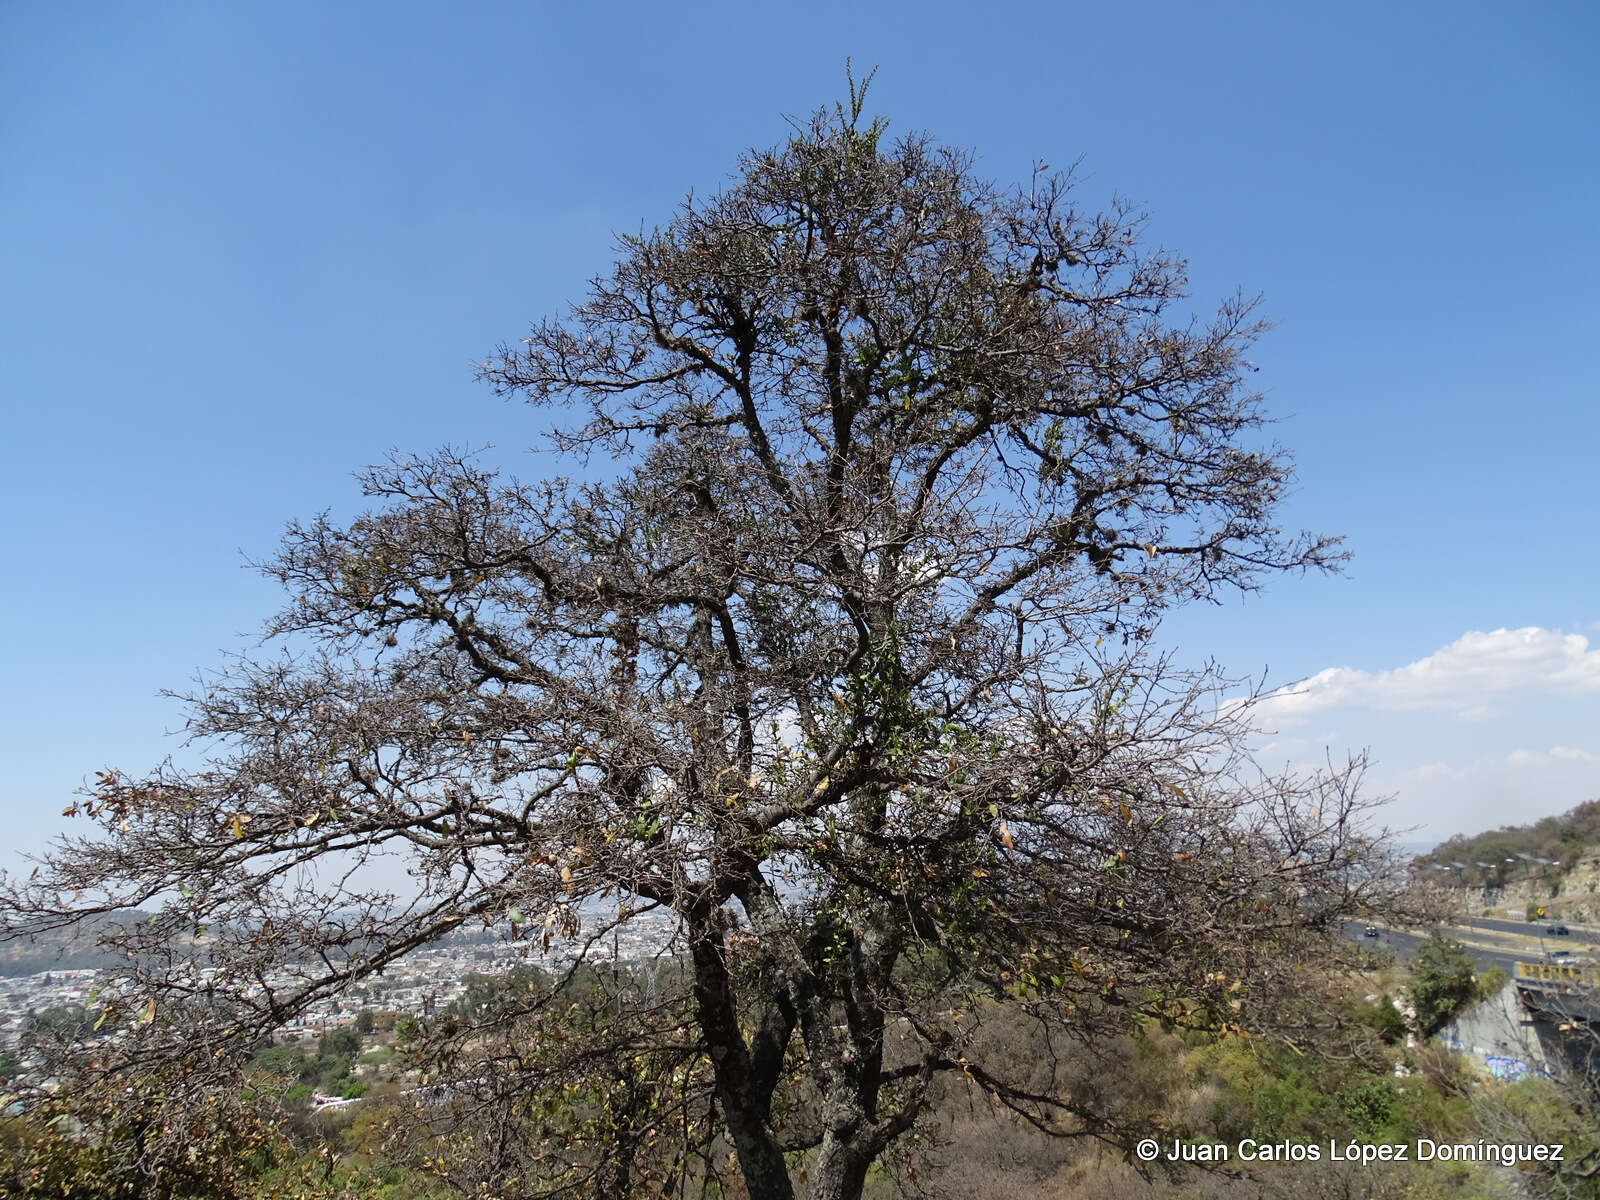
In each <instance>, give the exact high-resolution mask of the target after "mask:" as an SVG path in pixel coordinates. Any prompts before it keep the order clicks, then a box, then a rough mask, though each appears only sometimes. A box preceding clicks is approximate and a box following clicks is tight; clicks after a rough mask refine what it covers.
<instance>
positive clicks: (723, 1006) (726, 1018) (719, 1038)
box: [690, 915, 794, 1200]
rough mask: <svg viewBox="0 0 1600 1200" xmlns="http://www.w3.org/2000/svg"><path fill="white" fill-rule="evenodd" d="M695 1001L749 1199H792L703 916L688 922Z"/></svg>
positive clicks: (711, 926) (719, 947) (712, 932)
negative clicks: (759, 1100)
mask: <svg viewBox="0 0 1600 1200" xmlns="http://www.w3.org/2000/svg"><path fill="white" fill-rule="evenodd" d="M690 929H691V933H690V953H691V955H692V956H693V960H694V998H695V1007H696V1011H697V1015H698V1017H699V1021H700V1029H701V1032H703V1033H704V1034H705V1038H706V1045H707V1046H708V1047H709V1049H710V1053H711V1062H712V1069H713V1071H714V1073H715V1076H716V1091H717V1103H718V1105H719V1106H720V1107H721V1109H722V1116H723V1120H724V1121H725V1122H726V1123H727V1128H728V1137H729V1139H730V1140H731V1141H732V1142H733V1149H734V1153H735V1154H737V1155H738V1158H739V1170H740V1172H741V1173H742V1174H743V1176H744V1183H745V1188H746V1190H747V1191H749V1193H750V1200H794V1186H793V1184H791V1183H790V1181H789V1169H788V1166H787V1165H786V1164H785V1163H784V1161H783V1151H782V1150H781V1149H780V1148H779V1146H778V1139H777V1137H776V1136H775V1135H774V1134H773V1131H772V1127H771V1126H770V1125H769V1124H768V1122H767V1121H766V1120H765V1119H764V1117H763V1115H762V1112H763V1109H764V1107H765V1106H764V1105H762V1104H760V1103H758V1096H757V1090H756V1087H755V1076H754V1072H753V1071H752V1069H751V1063H750V1052H749V1049H748V1048H747V1047H746V1045H745V1041H744V1035H743V1034H742V1033H741V1032H740V1030H739V1018H738V1011H737V1009H736V1008H735V1005H734V997H733V984H732V981H731V980H730V979H729V978H728V972H727V967H726V965H725V964H724V962H723V958H722V952H723V942H722V933H721V931H720V930H719V929H717V928H716V925H715V922H714V920H713V919H712V918H711V917H710V916H709V915H706V916H703V917H702V918H701V919H699V920H694V919H691V922H690Z"/></svg>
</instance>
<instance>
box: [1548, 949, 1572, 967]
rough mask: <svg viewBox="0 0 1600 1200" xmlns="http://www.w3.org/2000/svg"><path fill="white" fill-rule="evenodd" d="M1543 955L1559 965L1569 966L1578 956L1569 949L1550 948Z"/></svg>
mask: <svg viewBox="0 0 1600 1200" xmlns="http://www.w3.org/2000/svg"><path fill="white" fill-rule="evenodd" d="M1545 957H1546V958H1548V959H1549V960H1550V961H1551V962H1553V963H1555V964H1556V965H1557V966H1560V967H1570V966H1572V965H1573V964H1574V963H1576V962H1577V961H1578V956H1577V955H1575V954H1574V953H1573V952H1572V951H1571V950H1552V951H1551V952H1550V953H1549V954H1547V955H1545Z"/></svg>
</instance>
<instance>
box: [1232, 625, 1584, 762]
mask: <svg viewBox="0 0 1600 1200" xmlns="http://www.w3.org/2000/svg"><path fill="white" fill-rule="evenodd" d="M1519 692H1542V693H1548V694H1562V695H1573V694H1590V693H1593V694H1600V649H1595V650H1591V649H1590V648H1589V639H1588V638H1586V637H1584V636H1583V635H1582V634H1577V633H1561V632H1558V631H1556V630H1553V629H1541V628H1539V627H1538V626H1528V627H1527V628H1524V629H1496V630H1494V631H1492V632H1490V633H1480V632H1477V631H1473V632H1471V633H1466V634H1463V635H1462V636H1461V637H1460V638H1458V639H1456V640H1455V641H1454V642H1451V643H1450V644H1449V645H1448V646H1445V647H1443V648H1442V649H1440V650H1437V651H1435V652H1434V653H1432V654H1430V655H1428V656H1427V657H1426V658H1420V659H1418V660H1417V661H1416V662H1413V663H1408V664H1407V665H1405V666H1403V667H1396V668H1394V669H1393V670H1389V671H1378V672H1371V671H1362V670H1357V669H1355V668H1353V667H1329V668H1328V669H1327V670H1325V671H1319V672H1318V673H1317V674H1315V675H1313V676H1311V677H1310V678H1309V679H1303V680H1301V681H1300V682H1299V683H1292V684H1289V685H1287V686H1286V687H1282V688H1279V689H1278V690H1277V691H1275V692H1272V693H1270V694H1269V695H1267V696H1265V697H1263V698H1262V699H1261V700H1260V701H1259V702H1258V703H1257V704H1256V705H1255V708H1256V720H1257V721H1258V722H1261V723H1264V724H1266V725H1272V724H1285V723H1287V724H1293V723H1296V722H1298V721H1301V720H1304V719H1305V718H1306V717H1308V716H1310V715H1311V714H1312V713H1317V712H1323V711H1325V710H1328V709H1333V708H1371V709H1385V710H1396V709H1437V710H1444V711H1448V712H1452V713H1454V714H1455V715H1457V716H1459V717H1464V718H1469V719H1475V718H1481V717H1483V716H1486V715H1487V714H1488V706H1487V705H1488V701H1489V700H1490V699H1492V698H1495V697H1500V696H1507V695H1511V694H1513V693H1519ZM1556 749H1564V748H1562V747H1557V748H1556ZM1566 749H1570V748H1566ZM1551 753H1552V754H1554V753H1555V751H1552V752H1551ZM1576 753H1577V754H1580V755H1581V754H1587V753H1588V752H1587V751H1577V752H1576ZM1557 757H1559V755H1558V756H1557Z"/></svg>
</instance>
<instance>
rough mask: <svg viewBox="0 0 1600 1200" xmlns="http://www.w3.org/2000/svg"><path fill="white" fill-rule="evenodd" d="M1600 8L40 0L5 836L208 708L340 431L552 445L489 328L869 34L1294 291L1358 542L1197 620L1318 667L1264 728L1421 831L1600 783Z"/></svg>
mask: <svg viewBox="0 0 1600 1200" xmlns="http://www.w3.org/2000/svg"><path fill="white" fill-rule="evenodd" d="M1597 49H1600V9H1596V8H1594V7H1593V6H1592V5H1589V4H1587V3H1578V2H1573V3H1527V4H1520V5H1490V4H1483V3H1471V2H1464V0H1457V2H1454V3H1419V4H1410V5H1394V4H1383V5H1377V4H1346V5H1338V6H1331V5H1329V6H1317V7H1313V6H1309V5H1291V4H1281V3H1261V4H1193V3H1176V2H1174V3H1140V4H1124V5H1103V4H1101V5H1085V4H1078V5H1074V4H1042V3H1041V4H1013V5H999V6H991V7H987V8H984V9H982V10H980V9H979V8H978V7H977V6H972V5H948V4H939V3H918V4H915V5H910V4H903V5H873V6H867V7H866V8H859V7H857V6H855V5H829V4H819V5H811V6H807V7H806V8H805V9H804V10H797V9H793V8H790V7H787V6H784V7H778V6H771V7H768V8H765V9H756V8H755V7H753V6H749V5H742V4H741V5H735V4H697V5H692V6H661V5H626V4H614V5H609V6H588V5H564V6H560V7H556V6H542V5H531V4H530V5H512V4H472V5H466V4H463V5H449V6H445V5H420V4H405V3H387V4H383V5H377V4H347V5H322V4H296V3H281V4H275V5H266V6H263V5H250V6H246V5H224V4H179V3H162V4H149V5H127V4H93V3H77V4H70V3H68V4H35V5H31V6H24V5H8V6H6V11H5V13H4V14H3V15H0V181H3V182H0V228H4V229H5V231H6V236H5V237H4V238H3V239H0V279H3V280H4V281H5V286H4V287H0V387H3V389H4V397H5V399H4V417H3V421H4V424H3V426H0V488H3V489H4V493H5V495H4V501H5V504H6V511H7V512H9V513H10V514H11V517H10V519H9V520H7V521H5V522H4V523H3V524H0V561H3V562H4V563H5V565H6V576H7V579H8V586H6V587H5V588H3V589H0V605H3V606H4V612H3V614H0V629H3V630H4V631H5V632H4V635H3V636H0V680H3V689H0V755H3V761H4V762H5V764H6V768H5V773H4V776H3V777H0V815H3V816H4V818H5V819H6V822H7V825H8V827H9V828H10V829H11V830H12V831H13V832H12V834H11V837H12V843H13V845H15V846H19V847H23V848H27V847H34V846H37V845H39V844H40V843H41V842H42V840H43V839H44V838H45V837H47V836H48V835H49V834H51V833H52V832H54V831H56V830H58V829H59V828H61V827H62V825H63V822H62V821H61V819H60V818H59V817H58V816H57V814H58V812H59V810H60V809H61V807H62V806H63V805H65V804H66V803H67V802H68V800H69V794H70V792H71V791H72V789H73V788H74V787H76V786H78V785H79V783H81V781H82V780H83V779H84V778H85V777H86V776H87V775H88V774H89V773H90V772H92V771H94V770H96V769H99V768H102V767H105V766H111V765H114V766H118V767H121V768H123V769H124V770H131V771H138V770H141V769H143V768H145V767H148V766H149V765H151V764H153V763H154V762H155V761H157V760H158V759H159V758H160V757H162V756H163V755H165V754H168V753H176V752H177V751H178V744H177V741H176V739H174V738H170V737H166V736H164V734H165V732H166V731H167V730H170V729H174V728H177V727H180V726H181V724H182V720H183V718H182V714H181V711H180V710H179V708H178V707H177V706H176V705H175V704H173V703H172V702H170V701H166V700H162V699H160V698H159V697H158V696H157V694H156V693H157V692H158V691H159V689H161V688H163V687H182V686H184V684H185V683H186V681H187V680H188V679H189V678H190V677H191V676H192V674H193V673H194V672H195V671H196V670H198V669H200V668H208V667H210V666H213V665H215V664H216V663H218V661H219V659H220V656H221V654H222V653H223V652H224V651H230V650H236V649H241V648H245V645H246V644H242V643H241V642H240V635H241V634H249V633H250V632H251V631H253V630H254V629H255V628H257V627H258V625H259V623H260V621H261V620H262V619H263V618H264V617H265V616H266V615H268V613H269V612H270V611H271V610H272V609H273V608H274V607H275V606H276V604H277V602H278V597H277V595H276V594H275V592H274V591H273V589H272V588H271V586H270V585H268V584H267V583H266V582H265V581H263V580H261V579H259V578H258V577H257V576H255V575H253V574H252V573H250V572H249V571H247V570H245V569H243V568H242V565H241V564H242V561H243V558H244V557H246V556H257V557H260V556H265V555H267V554H269V553H270V552H271V550H272V548H273V546H274V545H275V543H276V540H277V537H278V534H279V532H280V530H281V528H282V525H283V523H284V522H285V521H286V520H287V519H288V518H290V517H293V516H306V515H309V514H312V513H314V512H316V511H318V510H320V509H323V508H332V509H334V510H335V511H336V512H343V513H348V512H350V511H352V510H353V507H354V505H355V503H356V492H355V488H354V485H353V483H352V482H351V479H350V472H351V471H352V469H354V468H355V467H357V466H359V465H361V464H364V463H368V462H372V461H375V460H377V459H378V458H380V457H381V456H382V455H383V454H384V453H385V452H386V451H387V450H388V449H390V448H391V447H401V448H405V449H415V450H424V449H428V448H431V447H434V446H437V445H440V444H443V443H447V442H448V443H451V444H455V445H466V446H482V445H488V444H493V445H494V446H495V447H496V449H495V450H494V451H493V456H494V457H495V458H497V459H499V460H501V461H506V462H517V466H518V470H519V471H520V472H521V473H523V474H525V475H533V474H537V473H540V472H541V471H553V470H555V469H556V466H555V464H554V463H552V462H551V461H550V460H549V459H548V458H547V457H546V458H540V459H534V460H532V461H529V460H527V459H526V458H525V457H521V455H522V451H523V450H524V449H525V448H527V447H530V446H532V445H534V444H535V443H536V441H537V438H538V420H537V418H536V416H535V414H534V413H532V412H530V411H529V410H526V409H524V408H521V407H519V406H517V405H515V404H511V403H506V402H502V401H497V400H495V399H494V398H493V397H491V396H490V395H489V394H488V393H487V392H486V390H484V389H483V388H482V387H480V386H479V385H477V384H475V383H474V382H473V381H472V377H471V376H472V369H471V365H472V363H474V362H475V361H477V360H479V359H480V358H481V357H483V356H484V355H485V354H486V353H487V352H488V351H489V350H490V349H491V348H492V346H493V345H494V344H495V343H496V342H498V341H500V340H502V339H510V338H515V337H517V336H519V335H520V334H521V332H522V330H523V328H524V327H525V326H526V324H527V323H529V322H530V321H532V320H533V319H535V318H537V317H539V316H540V315H542V314H544V313H546V312H550V311H552V310H554V309H556V308H558V307H559V306H560V305H561V304H562V303H563V302H564V301H566V300H568V299H571V298H573V297H575V296H576V295H577V294H578V292H579V290H580V288H581V286H582V284H583V281H584V280H585V279H586V278H587V277H588V276H589V275H590V274H592V273H594V272H595V271H597V270H598V269H600V268H601V267H602V266H603V265H604V264H605V263H606V262H608V261H609V257H608V256H609V251H610V243H611V237H612V234H613V232H615V231H631V230H635V229H637V228H638V227H639V226H640V224H641V223H646V224H653V223H655V222H656V221H658V220H661V219H662V218H664V217H665V216H666V215H667V214H668V213H669V211H670V209H671V207H672V205H673V204H674V203H675V202H676V201H677V200H678V199H680V198H681V196H682V195H683V193H685V192H686V191H687V190H689V189H690V188H694V189H696V190H698V191H701V192H706V191H709V190H712V189H714V188H715V187H716V186H717V185H718V184H719V183H720V182H721V181H722V180H723V179H724V178H725V177H726V175H727V173H728V171H729V170H730V169H731V167H732V165H733V162H734V159H735V156H736V154H737V153H738V151H740V150H741V149H743V148H744V147H746V146H750V145H767V144H770V143H772V142H774V141H777V140H780V139H781V138H782V137H783V135H784V133H785V129H786V127H785V125H784V123H783V116H784V115H785V114H804V113H806V112H808V111H810V110H811V109H812V108H814V107H817V106H819V105H821V104H824V103H828V102H830V101H832V100H833V99H836V98H837V97H838V96H839V95H840V93H841V91H842V85H843V61H844V58H845V56H846V55H850V56H853V58H854V60H855V61H856V63H857V64H873V63H876V64H878V66H879V68H880V69H879V74H878V77H877V80H876V82H875V84H874V86H873V90H872V95H871V107H872V108H873V109H875V110H876V111H878V112H881V113H884V114H885V115H887V116H888V117H889V118H890V119H891V121H892V123H893V125H894V127H897V128H899V129H903V130H904V129H926V130H929V131H931V132H933V133H935V134H936V135H938V136H939V137H941V138H942V139H944V140H946V141H949V142H952V143H956V144H960V145H966V146H970V147H973V148H975V149H976V150H977V151H978V153H979V155H980V159H979V162H980V169H981V170H983V171H984V172H985V173H987V174H989V175H990V176H992V177H994V178H996V179H998V180H1001V181H1005V182H1013V181H1018V180H1023V179H1025V178H1026V176H1027V173H1028V171H1029V168H1030V165H1031V164H1032V163H1033V162H1034V161H1036V160H1037V159H1038V158H1044V159H1045V160H1047V161H1049V162H1051V163H1052V164H1055V165H1057V166H1061V165H1065V164H1067V163H1070V162H1071V161H1073V160H1074V159H1080V158H1081V160H1082V166H1081V169H1080V177H1081V179H1082V184H1081V188H1080V196H1081V197H1082V199H1083V201H1084V202H1085V203H1086V204H1093V203H1098V202H1101V201H1103V200H1105V199H1108V198H1110V197H1111V196H1112V195H1113V194H1120V195H1125V196H1128V197H1130V198H1132V199H1134V200H1136V201H1138V202H1140V203H1141V204H1143V205H1144V206H1146V207H1148V209H1149V210H1150V212H1151V214H1152V221H1151V224H1150V227H1149V228H1150V232H1151V235H1152V238H1153V239H1154V240H1156V241H1158V242H1160V243H1162V244H1164V245H1166V246H1169V247H1171V248H1172V249H1175V250H1178V251H1180V252H1182V253H1184V254H1186V255H1187V256H1188V257H1189V259H1190V261H1191V279H1192V280H1193V284H1194V290H1195V294H1196V297H1197V299H1198V300H1200V301H1202V302H1210V301H1213V300H1215V299H1219V298H1221V297H1222V296H1224V295H1226V294H1228V293H1231V292H1233V291H1235V290H1241V289H1242V290H1244V291H1246V292H1251V293H1254V292H1258V291H1259V292H1261V293H1263V294H1264V296H1265V305H1266V312H1267V313H1268V314H1269V315H1270V316H1271V317H1272V318H1273V319H1274V320H1275V321H1276V323H1277V327H1276V329H1275V330H1274V332H1273V333H1271V334H1270V335H1269V336H1268V338H1267V339H1266V340H1265V341H1264V342H1263V343H1262V345H1261V346H1260V348H1259V353H1258V354H1256V355H1255V359H1256V361H1257V362H1258V363H1259V365H1260V367H1261V372H1260V375H1259V376H1258V377H1257V378H1258V379H1259V381H1260V383H1261V385H1262V386H1263V388H1264V389H1265V390H1266V391H1267V393H1268V395H1269V397H1270V407H1271V409H1272V411H1273V412H1274V413H1275V414H1276V415H1277V416H1278V417H1279V419H1280V420H1279V424H1278V426H1277V428H1276V431H1275V432H1276V436H1277V437H1278V438H1279V439H1280V440H1282V441H1283V442H1284V443H1285V444H1287V445H1288V446H1290V447H1292V448H1293V449H1294V451H1295V453H1296V456H1297V458H1298V461H1299V464H1300V471H1299V474H1300V483H1299V490H1298V492H1297V494H1296V496H1295V497H1294V499H1293V501H1292V503H1291V505H1290V506H1289V510H1288V511H1287V513H1286V514H1285V515H1286V519H1287V520H1288V522H1289V523H1290V524H1292V525H1295V526H1303V527H1308V528H1315V529H1318V530H1324V531H1331V532H1338V533H1342V534H1345V535H1346V536H1347V537H1348V539H1349V548H1350V549H1351V551H1352V552H1353V554H1354V559H1353V560H1352V562H1351V564H1350V566H1349V569H1348V571H1347V573H1346V574H1345V575H1344V576H1343V577H1342V578H1335V579H1329V578H1309V579H1283V580H1278V581H1275V582H1274V583H1273V584H1272V585H1271V586H1270V587H1269V588H1268V590H1267V591H1266V592H1265V593H1263V594H1262V595H1260V596H1257V597H1254V598H1252V599H1250V600H1249V601H1248V602H1240V603H1233V604H1227V605H1223V606H1220V607H1216V608H1206V609H1203V610H1193V611H1188V612H1185V613H1183V614H1181V615H1180V616H1178V617H1177V618H1175V619H1174V620H1173V621H1172V622H1171V623H1170V625H1169V626H1168V628H1167V631H1166V636H1167V638H1168V640H1169V642H1172V643H1174V644H1176V645H1178V646H1179V647H1180V648H1181V649H1182V651H1183V653H1185V654H1186V655H1190V656H1199V655H1205V654H1209V655H1213V656H1215V657H1216V658H1217V659H1219V660H1220V661H1221V662H1223V663H1224V664H1226V665H1227V666H1229V667H1231V668H1233V669H1235V670H1237V671H1240V672H1257V673H1259V672H1262V671H1266V672H1268V679H1269V682H1270V684H1271V685H1273V686H1277V685H1282V684H1289V683H1291V682H1292V681H1295V680H1301V679H1306V680H1308V682H1307V683H1305V684H1304V685H1302V686H1301V687H1300V688H1299V689H1298V690H1296V691H1295V692H1294V693H1293V694H1290V695H1286V696H1285V697H1283V698H1282V699H1281V700H1280V701H1276V702H1275V707H1274V708H1273V710H1272V717H1273V727H1274V729H1276V730H1277V734H1276V736H1275V737H1274V738H1272V739H1271V741H1270V743H1269V745H1268V749H1267V754H1268V755H1269V757H1272V756H1276V758H1277V759H1280V760H1284V761H1297V762H1299V761H1316V760H1319V759H1320V758H1321V757H1322V754H1323V750H1324V748H1325V747H1332V748H1333V750H1334V751H1335V752H1336V753H1338V752H1342V751H1343V749H1344V748H1345V747H1347V746H1353V747H1361V746H1369V747H1370V748H1371V750H1372V753H1373V755H1374V757H1375V758H1376V759H1377V760H1378V763H1379V765H1378V767H1377V769H1376V770H1375V772H1374V776H1373V781H1374V783H1375V784H1376V785H1377V786H1378V787H1379V788H1381V789H1383V790H1389V791H1393V792H1395V793H1396V794H1397V800H1396V802H1395V805H1394V809H1393V818H1392V819H1393V821H1394V823H1395V824H1398V825H1421V826H1422V827H1423V833H1422V834H1421V835H1420V836H1426V835H1428V834H1430V833H1431V834H1436V835H1441V836H1442V835H1444V834H1448V833H1450V832H1453V831H1455V830H1457V829H1462V828H1465V829H1476V828H1482V827H1484V826H1486V825H1492V824H1498V823H1500V822H1502V821H1505V820H1512V819H1515V820H1524V819H1528V818H1531V817H1533V816H1537V815H1542V814H1544V813H1547V812H1554V811H1559V810H1561V809H1564V808H1566V807H1569V806H1570V805H1571V804H1573V803H1576V802H1577V801H1579V800H1582V799H1585V798H1589V797H1591V796H1595V795H1600V721H1597V717H1600V587H1597V584H1600V556H1597V555H1596V553H1595V524H1596V516H1597V509H1600V501H1597V497H1600V487H1597V486H1596V482H1595V479H1596V476H1597V474H1600V473H1597V472H1596V471H1595V469H1594V465H1593V460H1594V457H1595V454H1596V449H1597V446H1600V439H1597V437H1596V434H1597V432H1600V417H1597V415H1596V406H1595V399H1596V387H1597V383H1600V370H1597V367H1596V365H1595V355H1594V353H1593V352H1594V348H1595V347H1596V345H1600V337H1597V332H1600V331H1597V329H1596V326H1597V316H1600V282H1597V280H1600V271H1597V267H1600V254H1597V250H1600V233H1597V223H1596V221H1595V219H1594V212H1595V207H1596V199H1595V198H1596V195H1597V192H1600V166H1597V157H1596V154H1595V150H1594V128H1595V125H1596V121H1597V118H1600V84H1597V82H1596V78H1597V77H1596V73H1595V72H1594V70H1593V67H1592V64H1593V60H1594V55H1595V52H1596V50H1597ZM1501 630H1504V631H1506V632H1505V633H1497V632H1496V631H1501ZM1518 631H1520V632H1518ZM1330 672H1331V674H1330Z"/></svg>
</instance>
